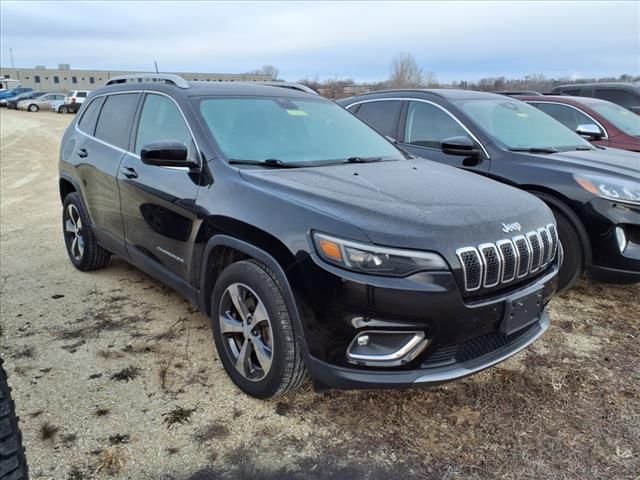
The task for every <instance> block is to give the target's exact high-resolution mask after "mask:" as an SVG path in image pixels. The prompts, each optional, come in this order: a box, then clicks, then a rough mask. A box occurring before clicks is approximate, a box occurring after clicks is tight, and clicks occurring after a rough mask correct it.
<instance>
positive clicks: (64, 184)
mask: <svg viewBox="0 0 640 480" xmlns="http://www.w3.org/2000/svg"><path fill="white" fill-rule="evenodd" d="M75 191H76V187H74V186H73V183H71V182H70V181H69V180H65V179H64V178H61V179H60V200H62V201H63V202H64V199H65V198H67V195H69V194H70V193H73V192H75Z"/></svg>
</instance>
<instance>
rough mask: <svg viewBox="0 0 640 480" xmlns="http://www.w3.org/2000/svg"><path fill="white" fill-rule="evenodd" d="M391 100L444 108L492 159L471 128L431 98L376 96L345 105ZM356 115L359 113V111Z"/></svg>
mask: <svg viewBox="0 0 640 480" xmlns="http://www.w3.org/2000/svg"><path fill="white" fill-rule="evenodd" d="M390 100H394V101H401V102H422V103H428V104H429V105H433V106H435V107H437V108H439V109H440V110H442V111H443V112H444V113H446V114H447V115H449V116H450V117H451V118H452V119H453V120H454V121H455V122H456V123H457V124H458V125H460V126H461V127H462V129H463V130H464V131H465V132H467V133H468V134H469V136H470V137H471V138H472V139H473V140H474V141H476V142H477V143H478V145H480V148H482V151H483V152H484V154H485V156H486V158H487V160H490V159H491V157H490V156H489V152H487V149H486V148H485V147H484V145H483V144H482V142H481V141H480V140H478V137H476V136H475V135H474V134H473V133H472V132H471V130H469V129H468V128H467V126H466V125H464V124H463V123H462V122H461V121H460V120H458V118H457V117H456V116H455V115H454V114H452V113H451V112H450V111H449V110H447V109H446V108H444V107H443V106H442V105H438V104H437V103H435V102H432V101H431V100H425V99H423V98H410V97H404V98H403V97H389V98H375V99H371V100H360V101H358V102H353V103H350V104H349V105H347V106H345V108H346V109H347V110H349V111H350V108H351V107H355V106H356V105H360V104H363V103H371V102H385V101H390ZM354 115H356V116H357V115H358V114H357V113H356V114H354ZM399 143H405V142H404V139H403V140H402V141H401V142H399ZM405 145H411V144H410V143H406V144H405ZM414 146H415V147H420V145H414ZM420 148H429V147H420ZM432 150H437V149H435V148H434V149H432Z"/></svg>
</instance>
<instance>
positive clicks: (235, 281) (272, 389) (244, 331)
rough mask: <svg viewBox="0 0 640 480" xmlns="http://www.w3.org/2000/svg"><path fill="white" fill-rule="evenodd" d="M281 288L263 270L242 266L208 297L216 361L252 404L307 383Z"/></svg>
mask: <svg viewBox="0 0 640 480" xmlns="http://www.w3.org/2000/svg"><path fill="white" fill-rule="evenodd" d="M282 288H283V286H282V284H281V283H280V281H279V280H278V278H277V277H276V276H275V275H274V273H273V271H271V270H270V269H269V268H268V267H267V266H266V265H264V264H263V263H260V262H258V261H256V260H242V261H239V262H236V263H232V264H231V265H229V266H227V267H226V268H225V269H224V270H223V271H222V272H221V273H220V275H218V276H217V278H216V282H215V285H214V288H213V292H212V293H211V310H210V311H211V327H212V329H213V338H214V341H215V344H216V350H217V351H218V357H219V358H220V361H221V362H222V365H223V366H224V369H225V370H226V372H227V374H228V375H229V377H231V380H233V382H234V383H235V384H236V385H237V386H238V387H239V388H241V389H242V390H243V391H244V392H245V393H247V394H249V395H251V396H253V397H256V398H274V397H278V396H280V395H284V394H285V393H287V392H290V391H292V390H294V389H295V388H297V387H299V386H300V385H301V384H302V383H304V382H305V380H306V378H307V371H306V368H305V365H304V361H303V356H302V347H303V346H302V344H301V343H300V340H299V338H298V336H297V335H295V333H294V329H293V325H292V321H291V316H290V312H289V309H288V307H287V303H286V301H285V299H284V296H283V294H282Z"/></svg>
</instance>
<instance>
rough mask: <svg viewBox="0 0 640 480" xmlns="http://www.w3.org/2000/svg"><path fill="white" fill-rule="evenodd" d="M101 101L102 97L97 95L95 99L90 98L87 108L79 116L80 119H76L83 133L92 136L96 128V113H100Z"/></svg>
mask: <svg viewBox="0 0 640 480" xmlns="http://www.w3.org/2000/svg"><path fill="white" fill-rule="evenodd" d="M103 101H104V97H98V98H96V99H95V100H92V101H91V103H89V105H87V108H86V109H85V111H84V113H83V114H82V117H80V120H79V121H78V128H79V129H80V130H82V131H83V132H84V133H86V134H88V135H92V136H93V134H94V132H95V130H96V121H97V120H98V113H100V107H102V102H103Z"/></svg>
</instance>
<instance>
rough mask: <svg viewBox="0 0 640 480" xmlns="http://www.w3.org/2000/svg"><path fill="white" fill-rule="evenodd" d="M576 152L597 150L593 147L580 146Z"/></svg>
mask: <svg viewBox="0 0 640 480" xmlns="http://www.w3.org/2000/svg"><path fill="white" fill-rule="evenodd" d="M576 150H579V151H586V150H595V148H593V147H587V146H579V147H576Z"/></svg>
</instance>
